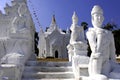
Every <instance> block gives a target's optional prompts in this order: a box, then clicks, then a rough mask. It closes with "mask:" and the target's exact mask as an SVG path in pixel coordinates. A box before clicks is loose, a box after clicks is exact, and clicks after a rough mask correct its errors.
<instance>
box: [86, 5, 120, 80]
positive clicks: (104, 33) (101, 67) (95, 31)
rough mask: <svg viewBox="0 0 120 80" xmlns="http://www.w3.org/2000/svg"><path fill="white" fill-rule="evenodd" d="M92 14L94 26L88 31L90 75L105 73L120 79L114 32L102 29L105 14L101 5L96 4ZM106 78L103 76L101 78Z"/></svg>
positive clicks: (109, 76) (93, 76)
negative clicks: (90, 51)
mask: <svg viewBox="0 0 120 80" xmlns="http://www.w3.org/2000/svg"><path fill="white" fill-rule="evenodd" d="M91 16H92V24H93V27H94V28H89V30H88V31H87V33H86V35H87V38H88V41H89V44H90V48H91V50H92V53H91V57H90V62H89V70H88V71H89V75H90V76H92V78H96V77H95V75H98V74H99V75H104V78H105V76H106V77H108V78H118V79H120V76H119V75H120V67H119V65H118V64H117V63H116V55H115V44H114V37H113V34H112V32H110V31H108V30H104V29H102V23H103V21H104V16H103V10H102V9H101V7H100V6H98V5H95V6H94V7H93V9H92V11H91ZM116 69H117V71H116ZM114 74H116V75H114ZM117 75H118V76H117ZM99 77H100V76H99ZM101 77H103V76H101ZM106 79H107V78H106ZM106 79H102V78H101V80H106Z"/></svg>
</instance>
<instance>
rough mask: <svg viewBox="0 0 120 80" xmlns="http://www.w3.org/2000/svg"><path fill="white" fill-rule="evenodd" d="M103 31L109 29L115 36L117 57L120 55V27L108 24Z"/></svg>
mask: <svg viewBox="0 0 120 80" xmlns="http://www.w3.org/2000/svg"><path fill="white" fill-rule="evenodd" d="M103 29H107V30H110V31H112V33H113V35H114V40H115V48H116V55H117V56H118V55H120V51H119V47H120V36H119V34H120V29H119V28H118V26H117V25H116V24H114V23H107V24H106V25H104V27H103Z"/></svg>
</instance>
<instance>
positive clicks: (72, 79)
mask: <svg viewBox="0 0 120 80" xmlns="http://www.w3.org/2000/svg"><path fill="white" fill-rule="evenodd" d="M22 80H75V79H74V78H69V79H49V78H47V79H22Z"/></svg>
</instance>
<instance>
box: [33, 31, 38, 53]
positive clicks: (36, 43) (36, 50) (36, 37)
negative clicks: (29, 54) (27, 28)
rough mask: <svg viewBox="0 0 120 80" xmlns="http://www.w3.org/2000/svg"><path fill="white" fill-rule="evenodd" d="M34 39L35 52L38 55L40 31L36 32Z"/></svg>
mask: <svg viewBox="0 0 120 80" xmlns="http://www.w3.org/2000/svg"><path fill="white" fill-rule="evenodd" d="M34 37H35V38H34V39H35V40H34V41H35V44H34V45H35V54H36V55H38V53H39V50H38V48H37V46H38V41H39V37H38V32H35V35H34Z"/></svg>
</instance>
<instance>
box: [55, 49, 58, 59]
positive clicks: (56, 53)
mask: <svg viewBox="0 0 120 80" xmlns="http://www.w3.org/2000/svg"><path fill="white" fill-rule="evenodd" d="M55 58H58V51H57V50H56V51H55Z"/></svg>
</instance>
